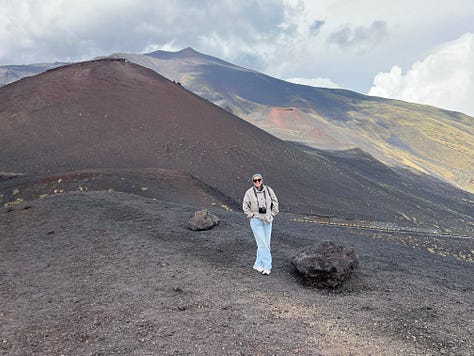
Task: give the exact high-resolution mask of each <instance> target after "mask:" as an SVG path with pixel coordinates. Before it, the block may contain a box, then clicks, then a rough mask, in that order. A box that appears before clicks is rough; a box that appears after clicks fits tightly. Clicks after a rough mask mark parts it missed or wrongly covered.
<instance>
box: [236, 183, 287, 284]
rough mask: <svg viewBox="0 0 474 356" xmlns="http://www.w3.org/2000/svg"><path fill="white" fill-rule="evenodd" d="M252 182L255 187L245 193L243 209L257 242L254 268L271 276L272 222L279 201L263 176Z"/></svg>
mask: <svg viewBox="0 0 474 356" xmlns="http://www.w3.org/2000/svg"><path fill="white" fill-rule="evenodd" d="M252 181H253V187H252V188H250V189H249V190H247V191H246V192H245V195H244V201H243V203H242V209H243V210H244V213H245V214H246V215H247V217H248V218H249V219H250V227H251V228H252V232H253V235H254V237H255V241H256V242H257V258H256V259H255V263H254V265H253V268H254V269H256V270H257V271H259V272H260V273H262V274H264V275H269V274H270V272H271V270H272V255H271V252H270V241H271V236H272V222H273V217H274V216H275V215H276V214H278V199H277V196H276V195H275V192H274V191H273V189H272V188H270V187H269V186H268V185H263V177H262V175H261V174H254V175H253V176H252Z"/></svg>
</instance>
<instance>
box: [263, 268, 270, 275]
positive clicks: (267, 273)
mask: <svg viewBox="0 0 474 356" xmlns="http://www.w3.org/2000/svg"><path fill="white" fill-rule="evenodd" d="M271 272H272V271H271V270H269V269H264V270H263V271H262V274H264V275H265V276H268V275H269V274H270V273H271Z"/></svg>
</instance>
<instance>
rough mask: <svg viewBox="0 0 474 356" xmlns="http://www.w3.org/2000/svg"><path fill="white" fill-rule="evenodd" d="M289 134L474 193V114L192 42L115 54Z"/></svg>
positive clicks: (273, 130) (289, 137)
mask: <svg viewBox="0 0 474 356" xmlns="http://www.w3.org/2000/svg"><path fill="white" fill-rule="evenodd" d="M113 57H119V58H127V59H128V60H130V61H132V62H135V63H138V64H140V65H143V66H146V67H148V68H151V69H153V70H155V71H157V72H158V73H160V74H162V75H164V76H165V77H167V78H169V79H171V80H176V81H179V82H180V83H182V84H183V85H184V86H185V87H186V88H187V89H189V90H191V91H193V92H194V93H196V94H198V95H200V96H202V97H203V98H205V99H207V100H209V101H211V102H213V103H215V104H216V105H219V106H221V107H223V108H225V109H226V110H229V111H231V112H233V113H235V114H236V115H238V116H239V117H241V118H244V119H245V120H247V121H249V122H251V123H252V124H254V125H256V126H258V127H260V128H263V129H264V130H266V131H268V132H270V133H271V134H273V135H275V136H277V137H279V138H281V139H283V140H287V141H297V142H301V143H305V144H307V145H309V146H312V147H315V148H322V149H338V150H340V149H347V148H359V149H361V150H363V151H365V152H367V153H369V154H370V155H372V156H373V157H375V158H376V159H378V160H380V161H382V162H384V163H386V164H389V165H391V166H396V167H410V168H413V169H416V170H418V171H420V172H423V173H426V174H430V175H433V176H435V177H438V178H441V179H443V180H445V181H447V182H449V183H451V184H454V185H455V186H457V187H459V188H461V189H464V190H467V191H470V192H471V193H472V192H474V118H472V117H469V116H467V115H464V114H462V113H459V112H452V111H447V110H442V109H439V108H436V107H432V106H426V105H417V104H411V103H407V102H402V101H397V100H388V99H383V98H378V97H371V96H367V95H362V94H359V93H356V92H353V91H349V90H341V89H326V88H314V87H309V86H303V85H297V84H293V83H289V82H286V81H283V80H279V79H276V78H273V77H270V76H268V75H265V74H263V73H259V72H256V71H253V70H249V69H246V68H242V67H239V66H236V65H233V64H231V63H228V62H225V61H222V60H220V59H218V58H214V57H211V56H208V55H205V54H202V53H199V52H197V51H195V50H193V49H191V48H186V49H184V50H182V51H179V52H165V51H157V52H153V53H149V54H147V55H137V54H117V55H113Z"/></svg>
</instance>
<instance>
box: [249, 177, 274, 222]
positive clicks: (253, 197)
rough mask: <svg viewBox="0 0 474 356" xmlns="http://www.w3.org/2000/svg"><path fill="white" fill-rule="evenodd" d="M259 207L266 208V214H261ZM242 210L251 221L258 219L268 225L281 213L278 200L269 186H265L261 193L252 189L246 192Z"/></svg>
mask: <svg viewBox="0 0 474 356" xmlns="http://www.w3.org/2000/svg"><path fill="white" fill-rule="evenodd" d="M259 207H265V208H266V209H267V212H266V214H261V213H259V212H258V208H259ZM242 209H243V211H244V213H245V215H247V217H248V218H249V219H250V218H257V219H262V220H263V221H264V222H266V223H271V222H272V221H273V217H274V216H275V215H276V214H278V212H279V210H278V198H277V196H276V194H275V192H274V191H273V189H272V188H270V187H269V186H268V185H263V188H262V190H261V191H259V190H257V189H255V188H254V187H252V188H250V189H249V190H247V191H246V192H245V195H244V200H243V202H242Z"/></svg>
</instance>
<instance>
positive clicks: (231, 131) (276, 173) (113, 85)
mask: <svg viewBox="0 0 474 356" xmlns="http://www.w3.org/2000/svg"><path fill="white" fill-rule="evenodd" d="M0 151H1V155H0V171H6V172H16V173H23V174H25V175H26V176H45V175H51V174H61V173H64V172H77V171H84V170H94V169H95V170H104V169H109V170H124V169H125V170H133V171H134V172H137V170H140V169H145V168H151V169H165V170H179V171H182V172H187V173H189V174H191V175H192V176H193V177H195V178H197V179H198V180H199V181H201V182H202V183H204V184H206V185H208V186H210V187H212V189H215V190H217V191H219V192H221V193H223V194H224V195H226V196H228V197H230V198H231V199H233V200H234V202H236V204H237V205H238V202H239V200H240V199H241V197H242V195H243V193H244V191H245V189H246V188H247V187H248V186H249V185H250V183H249V176H250V175H251V174H252V173H255V172H261V173H262V174H263V175H264V177H266V178H267V183H269V184H270V185H272V186H273V187H274V188H275V190H276V192H278V195H279V197H280V200H281V202H282V208H283V210H290V211H292V212H298V211H299V212H305V213H309V212H314V213H321V214H328V213H334V212H335V213H338V214H346V215H347V214H353V215H359V216H363V217H368V218H369V217H370V218H380V219H385V220H391V221H393V219H394V217H401V216H405V217H416V220H417V221H426V222H427V223H431V222H433V221H437V220H438V218H437V216H436V215H438V212H439V215H441V213H443V209H442V208H440V207H441V204H440V205H439V206H438V205H437V203H431V202H430V203H428V204H427V203H426V197H416V196H413V194H414V193H413V192H415V191H418V190H416V189H415V188H416V187H415V188H414V189H413V190H412V191H408V192H403V191H401V190H400V189H399V188H397V189H394V190H390V189H387V188H386V185H383V186H382V185H377V184H375V183H374V182H373V181H369V180H368V179H366V178H364V177H361V176H359V175H356V174H352V173H353V172H352V168H351V169H349V170H347V169H342V168H340V167H338V165H337V163H336V160H337V157H335V156H334V157H330V158H327V157H324V156H322V155H321V154H318V153H317V152H313V153H311V154H310V153H306V152H304V151H303V150H301V149H299V148H297V147H294V146H292V145H290V144H287V143H285V142H283V141H281V140H279V139H277V138H275V137H273V136H271V135H269V134H268V133H266V132H264V131H263V130H260V129H258V128H256V127H255V126H252V125H251V124H249V123H247V122H245V121H244V120H241V119H239V118H238V117H236V116H234V115H232V114H230V113H228V112H226V111H225V110H223V109H221V108H219V107H217V106H215V105H213V104H211V103H209V102H207V101H205V100H204V99H202V98H200V97H198V96H196V95H194V94H192V93H190V92H188V91H187V90H185V89H184V88H183V87H181V86H180V85H178V84H176V83H174V82H171V81H169V80H168V79H165V78H164V77H162V76H160V75H159V74H157V73H156V72H154V71H152V70H149V69H146V68H144V67H141V66H138V65H135V64H131V63H128V62H126V61H124V60H110V59H104V60H97V61H90V62H83V63H77V64H73V65H69V66H65V67H61V68H57V69H53V70H50V71H48V72H45V73H43V74H40V75H37V76H35V77H30V78H25V79H22V80H20V81H18V82H15V83H12V84H10V85H7V86H5V87H2V88H0ZM364 164H365V163H364ZM383 172H384V174H386V175H388V176H390V177H392V176H393V175H394V172H392V171H390V170H384V171H383ZM134 174H135V173H134ZM379 178H380V179H381V180H382V181H383V179H384V177H382V176H381V177H379ZM379 178H377V179H379ZM399 180H400V179H395V181H396V182H398V181H399ZM0 183H1V182H0ZM10 184H11V183H10ZM443 189H444V188H443ZM443 189H441V190H439V189H438V191H439V192H440V193H439V196H450V194H445V193H446V192H445V191H443ZM422 190H423V189H421V191H422ZM429 192H430V193H429V194H433V189H429ZM177 194H178V193H177ZM451 195H452V196H454V195H455V194H454V193H453V194H451ZM443 204H450V202H447V203H446V202H443ZM424 206H426V207H427V209H426V210H425V209H424V208H423V207H424ZM420 207H421V209H420ZM428 210H430V211H429V213H427V212H428ZM451 210H453V211H454V210H456V208H455V207H454V208H452V209H451ZM461 210H462V209H461ZM433 211H434V212H435V213H433ZM449 214H453V216H450V215H449ZM463 214H464V213H462V214H461V216H462V215H463ZM456 217H459V215H458V213H454V212H453V213H449V212H444V218H446V219H451V218H452V219H454V218H456Z"/></svg>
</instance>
